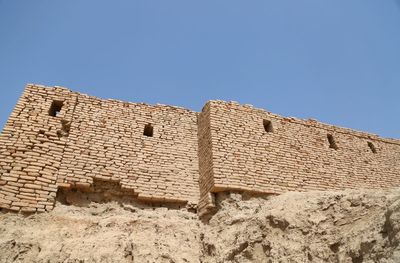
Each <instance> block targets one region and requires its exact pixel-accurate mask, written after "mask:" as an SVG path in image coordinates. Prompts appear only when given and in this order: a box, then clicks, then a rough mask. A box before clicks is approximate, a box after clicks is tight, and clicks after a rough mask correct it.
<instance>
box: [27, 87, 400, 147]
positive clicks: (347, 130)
mask: <svg viewBox="0 0 400 263" xmlns="http://www.w3.org/2000/svg"><path fill="white" fill-rule="evenodd" d="M28 87H31V88H32V87H33V88H34V87H37V88H46V89H62V90H65V91H68V92H71V93H73V94H76V95H80V96H85V97H88V98H91V99H96V100H100V101H109V102H116V103H128V104H129V105H132V106H134V105H144V106H150V107H165V108H172V109H177V110H182V111H186V112H191V113H199V112H197V111H194V110H191V109H187V108H183V107H180V106H175V105H166V104H161V103H156V104H149V103H145V102H129V101H122V100H119V99H112V98H108V99H104V98H100V97H96V96H92V95H88V94H85V93H81V92H76V91H73V90H71V89H69V88H66V87H62V86H45V85H41V84H32V83H29V84H27V85H26V88H28ZM213 103H216V104H227V105H235V106H240V107H243V108H248V109H249V110H254V111H259V112H261V113H263V114H265V113H267V114H268V115H269V116H270V117H272V118H276V119H281V120H285V121H288V122H292V123H296V124H299V125H304V126H311V127H315V128H318V129H323V130H326V131H329V132H335V133H342V134H349V135H353V136H356V137H359V138H364V139H369V140H377V141H382V142H385V143H390V144H397V145H400V139H395V138H386V137H380V136H379V135H378V134H373V133H368V132H364V131H359V130H354V129H352V128H347V127H341V126H337V125H333V124H329V123H325V122H322V121H319V120H316V119H301V118H297V117H288V116H283V115H279V114H275V113H272V112H270V111H268V110H266V109H263V108H258V107H255V106H253V105H252V104H241V103H239V102H237V101H224V100H216V99H213V100H208V101H206V103H205V104H204V106H203V109H204V108H205V107H206V105H211V104H213Z"/></svg>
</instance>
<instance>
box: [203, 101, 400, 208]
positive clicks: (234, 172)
mask: <svg viewBox="0 0 400 263" xmlns="http://www.w3.org/2000/svg"><path fill="white" fill-rule="evenodd" d="M205 113H206V114H207V115H209V123H210V124H209V126H210V132H211V136H210V137H211V143H210V144H211V145H212V147H211V154H210V155H211V156H212V177H213V180H212V182H213V185H212V187H208V188H210V189H209V191H210V192H213V193H215V192H220V191H232V190H239V191H248V192H254V193H266V194H268V193H271V194H280V193H283V192H286V191H310V190H340V189H346V188H369V189H377V188H388V187H395V186H400V142H399V141H396V140H388V139H381V138H379V137H378V136H376V135H371V134H367V133H362V132H356V131H352V130H350V129H345V128H339V127H335V126H331V125H326V124H322V123H318V122H316V121H313V120H308V121H306V120H299V119H294V118H284V117H281V116H278V115H275V114H271V113H269V112H266V111H264V110H260V109H254V108H253V107H251V106H246V105H240V104H237V103H227V102H223V101H211V102H209V103H208V106H207V108H206V110H205V111H203V114H205ZM328 134H329V135H331V138H333V141H334V142H332V143H334V144H335V145H333V146H330V143H329V140H328ZM331 140H332V139H331ZM331 147H333V148H331ZM335 148H336V149H335ZM371 148H373V149H371ZM373 151H375V153H374V152H373ZM200 181H201V180H200ZM204 205H208V206H209V204H204Z"/></svg>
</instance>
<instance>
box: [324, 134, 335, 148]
mask: <svg viewBox="0 0 400 263" xmlns="http://www.w3.org/2000/svg"><path fill="white" fill-rule="evenodd" d="M327 137H328V142H329V148H332V149H335V150H337V149H338V146H337V144H336V142H335V139H334V138H333V136H332V134H328V136H327Z"/></svg>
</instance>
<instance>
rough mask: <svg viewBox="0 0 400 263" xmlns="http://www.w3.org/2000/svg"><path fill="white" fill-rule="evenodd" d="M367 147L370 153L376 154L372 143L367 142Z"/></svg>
mask: <svg viewBox="0 0 400 263" xmlns="http://www.w3.org/2000/svg"><path fill="white" fill-rule="evenodd" d="M368 147H369V148H370V149H371V152H373V153H376V148H375V145H374V144H373V143H372V142H368Z"/></svg>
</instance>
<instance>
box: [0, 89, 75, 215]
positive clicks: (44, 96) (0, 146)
mask: <svg viewBox="0 0 400 263" xmlns="http://www.w3.org/2000/svg"><path fill="white" fill-rule="evenodd" d="M76 97H77V96H76V95H75V94H73V93H70V92H69V91H67V90H65V89H62V88H53V89H47V88H44V87H41V86H31V85H28V86H27V87H26V89H25V92H24V93H23V95H22V96H21V98H20V100H19V101H18V103H17V105H16V107H15V108H14V110H13V112H12V113H11V116H10V117H9V119H8V121H7V123H6V125H5V127H4V129H3V132H2V134H1V135H0V207H2V208H7V209H10V210H15V211H19V210H22V211H27V212H28V211H29V212H34V211H45V210H47V211H48V210H51V209H52V208H53V205H54V198H55V196H56V192H57V185H56V180H57V171H58V169H59V168H60V164H61V160H62V158H63V152H64V148H65V145H66V143H67V137H65V135H66V133H67V131H66V130H68V125H69V123H70V121H71V119H72V115H73V108H74V105H75V103H76ZM54 101H56V102H57V101H62V102H63V104H64V109H65V110H64V111H62V112H60V114H59V116H58V117H52V116H49V110H50V109H51V108H52V103H53V102H54ZM54 106H57V105H53V109H52V110H56V109H55V108H54Z"/></svg>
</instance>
